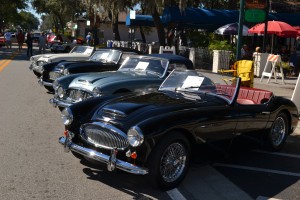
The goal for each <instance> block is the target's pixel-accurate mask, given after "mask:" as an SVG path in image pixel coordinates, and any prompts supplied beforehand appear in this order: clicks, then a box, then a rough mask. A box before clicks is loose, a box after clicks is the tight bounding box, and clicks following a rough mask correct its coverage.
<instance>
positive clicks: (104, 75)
mask: <svg viewBox="0 0 300 200" xmlns="http://www.w3.org/2000/svg"><path fill="white" fill-rule="evenodd" d="M152 77H153V78H158V77H157V76H155V75H149V74H148V75H146V74H137V73H134V72H130V73H129V72H120V71H108V72H101V73H89V74H87V75H82V76H80V77H77V78H76V79H74V80H73V81H72V83H71V84H70V86H69V87H79V85H85V86H87V85H90V86H97V85H103V84H107V83H113V82H115V81H120V80H122V81H123V80H139V78H142V79H145V78H147V79H148V78H149V79H151V78H152Z"/></svg>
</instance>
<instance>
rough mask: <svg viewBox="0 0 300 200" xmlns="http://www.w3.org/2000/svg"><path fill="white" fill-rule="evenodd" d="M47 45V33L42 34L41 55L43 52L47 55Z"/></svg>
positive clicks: (40, 41)
mask: <svg viewBox="0 0 300 200" xmlns="http://www.w3.org/2000/svg"><path fill="white" fill-rule="evenodd" d="M46 44H47V37H46V36H45V33H44V32H42V34H41V35H40V37H39V53H40V54H41V53H42V51H43V54H45V53H46Z"/></svg>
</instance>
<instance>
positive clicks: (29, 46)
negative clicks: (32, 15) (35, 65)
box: [26, 31, 32, 57]
mask: <svg viewBox="0 0 300 200" xmlns="http://www.w3.org/2000/svg"><path fill="white" fill-rule="evenodd" d="M26 44H27V57H30V56H32V37H31V34H30V32H29V31H28V33H27V39H26Z"/></svg>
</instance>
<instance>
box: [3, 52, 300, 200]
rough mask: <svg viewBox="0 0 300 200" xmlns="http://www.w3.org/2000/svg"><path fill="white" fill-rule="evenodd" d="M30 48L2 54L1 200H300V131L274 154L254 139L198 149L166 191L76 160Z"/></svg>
mask: <svg viewBox="0 0 300 200" xmlns="http://www.w3.org/2000/svg"><path fill="white" fill-rule="evenodd" d="M25 50H26V49H25ZM25 50H22V51H21V52H17V51H16V49H12V50H7V49H5V48H0V93H1V95H0V101H1V104H0V110H1V115H0V127H1V131H0V134H1V142H0V144H1V145H0V151H1V152H2V153H1V154H0V158H1V163H0V172H1V176H0V179H1V181H0V188H1V189H0V199H4V200H5V199H209V200H211V199H212V200H214V199H216V200H218V199H230V200H232V199H259V200H262V199H269V198H273V199H291V200H292V199H293V200H294V199H300V190H299V188H300V181H299V180H300V167H299V166H300V131H299V130H297V131H296V132H295V133H294V134H293V135H291V136H290V137H289V138H288V140H287V144H286V145H285V147H284V149H283V150H282V151H280V152H275V153H270V152H268V151H265V150H264V149H262V148H260V145H259V142H258V141H256V140H248V139H249V138H240V140H239V141H236V142H234V143H232V145H231V148H215V147H214V146H208V145H207V146H205V145H203V146H199V147H198V149H197V154H196V155H194V157H193V160H192V163H191V168H190V171H189V173H188V175H187V177H186V178H185V180H184V182H183V183H182V184H181V185H180V186H179V187H178V188H176V189H174V190H171V191H167V192H164V191H160V190H157V189H154V188H152V187H151V186H150V185H149V184H148V183H147V179H146V177H143V176H134V175H130V174H127V173H124V172H120V171H117V172H114V173H111V172H107V171H106V168H105V167H102V166H98V165H92V164H89V163H86V162H83V161H79V160H77V159H75V158H74V157H73V156H72V155H71V154H66V153H64V151H63V148H62V146H61V145H60V144H58V137H60V136H62V134H63V130H64V127H63V124H62V122H61V120H60V111H59V110H58V109H55V108H53V107H52V106H51V105H50V104H49V103H48V100H49V99H50V98H51V97H52V94H51V93H47V92H46V90H45V89H44V88H42V87H40V86H39V85H38V83H37V81H38V80H37V78H36V77H35V75H34V74H33V73H32V72H31V71H30V70H29V69H28V67H29V61H28V58H27V57H26V53H25ZM36 50H37V49H35V51H36ZM265 82H266V81H264V82H260V81H259V79H255V82H254V86H255V87H259V88H263V89H266V88H268V89H270V90H272V91H273V92H274V93H275V95H280V96H286V97H289V98H290V97H291V95H292V93H293V87H294V85H295V83H296V81H295V79H289V80H287V81H286V84H285V85H283V84H282V83H280V82H278V83H275V82H274V81H273V80H271V83H270V84H266V83H265Z"/></svg>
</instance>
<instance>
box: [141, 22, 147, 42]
mask: <svg viewBox="0 0 300 200" xmlns="http://www.w3.org/2000/svg"><path fill="white" fill-rule="evenodd" d="M140 33H141V37H142V40H143V43H146V36H145V33H144V30H143V27H141V26H140Z"/></svg>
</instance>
